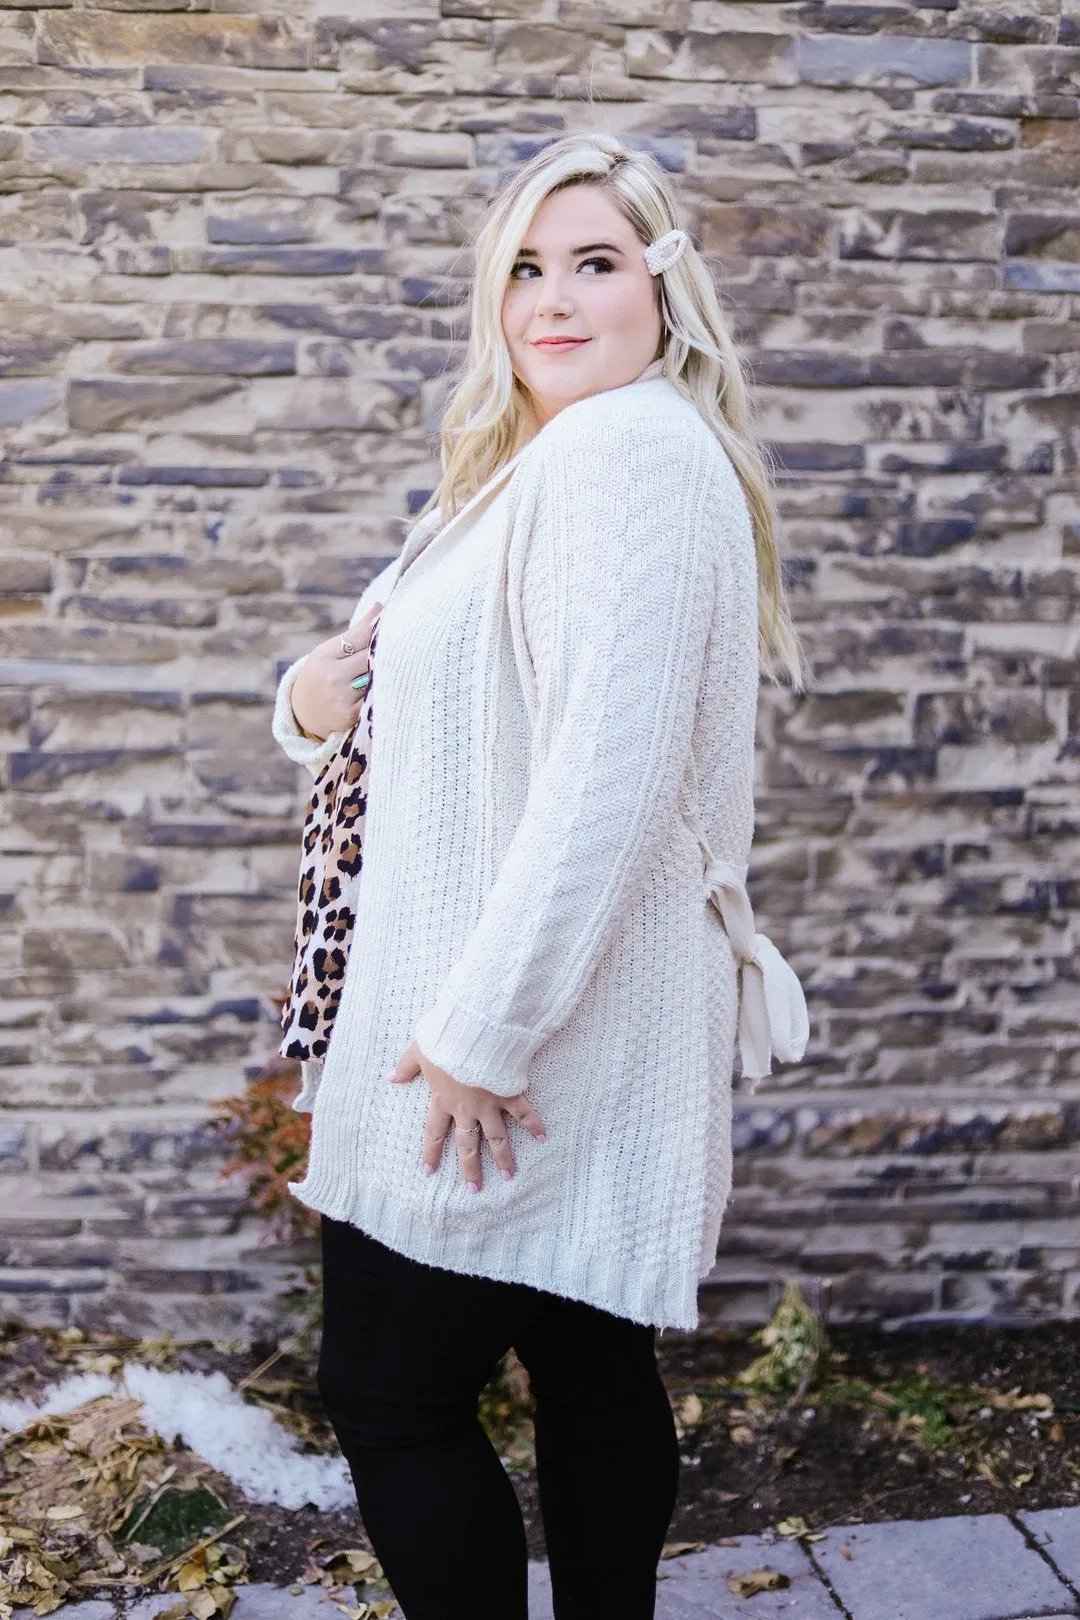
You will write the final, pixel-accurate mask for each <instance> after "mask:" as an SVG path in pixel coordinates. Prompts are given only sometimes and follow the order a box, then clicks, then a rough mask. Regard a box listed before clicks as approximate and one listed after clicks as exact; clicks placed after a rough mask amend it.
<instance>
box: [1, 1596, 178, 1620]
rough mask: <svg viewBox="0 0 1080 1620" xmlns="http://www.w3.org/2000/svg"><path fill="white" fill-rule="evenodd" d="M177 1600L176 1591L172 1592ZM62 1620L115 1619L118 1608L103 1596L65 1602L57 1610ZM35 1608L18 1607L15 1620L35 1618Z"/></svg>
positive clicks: (31, 1619)
mask: <svg viewBox="0 0 1080 1620" xmlns="http://www.w3.org/2000/svg"><path fill="white" fill-rule="evenodd" d="M172 1600H173V1602H174V1603H175V1602H176V1593H175V1592H174V1593H173V1594H172ZM56 1612H57V1614H59V1615H60V1616H61V1620H113V1616H114V1615H115V1613H116V1609H115V1607H114V1605H113V1604H111V1603H109V1602H107V1601H105V1600H104V1599H102V1598H88V1599H87V1600H86V1602H85V1603H65V1604H63V1605H62V1606H61V1607H60V1608H59V1609H58V1610H57V1611H56ZM33 1614H34V1611H33V1609H16V1610H15V1620H33Z"/></svg>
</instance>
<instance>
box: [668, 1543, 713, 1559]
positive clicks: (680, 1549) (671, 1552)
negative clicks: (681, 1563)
mask: <svg viewBox="0 0 1080 1620" xmlns="http://www.w3.org/2000/svg"><path fill="white" fill-rule="evenodd" d="M704 1551H705V1543H704V1542H703V1541H665V1542H664V1546H663V1550H662V1551H661V1553H660V1556H661V1558H679V1557H681V1556H682V1554H683V1553H693V1552H704Z"/></svg>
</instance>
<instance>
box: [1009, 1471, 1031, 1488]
mask: <svg viewBox="0 0 1080 1620" xmlns="http://www.w3.org/2000/svg"><path fill="white" fill-rule="evenodd" d="M1034 1478H1035V1470H1034V1468H1025V1469H1023V1470H1022V1471H1021V1472H1020V1473H1019V1474H1014V1475H1013V1478H1012V1484H1013V1489H1014V1490H1019V1489H1020V1486H1021V1485H1026V1484H1028V1482H1029V1481H1030V1480H1033V1479H1034Z"/></svg>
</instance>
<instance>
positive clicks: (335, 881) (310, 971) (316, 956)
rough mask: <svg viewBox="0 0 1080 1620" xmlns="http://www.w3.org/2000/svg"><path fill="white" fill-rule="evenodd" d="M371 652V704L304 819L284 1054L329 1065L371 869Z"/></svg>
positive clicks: (324, 775) (329, 766)
mask: <svg viewBox="0 0 1080 1620" xmlns="http://www.w3.org/2000/svg"><path fill="white" fill-rule="evenodd" d="M377 626H378V619H376V620H375V623H374V625H373V626H372V631H371V643H370V645H369V647H368V671H369V673H370V676H371V679H370V680H369V681H368V685H367V702H366V704H365V706H364V709H363V711H362V712H361V714H360V715H359V716H358V718H357V721H356V724H355V725H354V726H353V729H352V731H350V732H349V733H348V734H347V735H346V737H345V738H344V739H343V740H342V742H341V745H340V747H339V748H338V749H337V750H336V751H335V753H334V754H332V755H331V757H330V759H329V760H328V761H327V762H326V764H325V765H324V766H323V768H322V770H321V771H320V772H319V774H318V776H317V777H316V778H315V786H314V789H313V791H312V795H311V801H310V803H309V805H308V809H307V815H306V816H305V818H304V833H303V843H302V853H301V858H300V882H299V887H298V891H297V913H296V933H295V941H294V944H295V954H294V959H293V970H292V977H291V979H290V981H289V988H288V991H287V993H286V996H285V1001H284V1004H283V1006H282V1009H281V1027H282V1030H283V1035H282V1041H281V1047H280V1051H281V1055H282V1056H283V1057H290V1058H299V1059H301V1061H315V1062H318V1063H321V1062H322V1060H323V1059H324V1058H325V1056H326V1050H327V1046H328V1044H329V1041H330V1032H331V1030H332V1029H333V1025H334V1017H335V1015H336V1013H337V1010H338V1006H339V1004H340V1002H341V992H342V989H343V988H344V985H345V969H346V966H347V964H348V960H349V948H350V946H351V945H352V938H353V930H354V928H355V926H356V895H357V891H358V889H359V887H360V872H361V868H362V867H363V864H364V820H365V816H366V814H367V799H368V773H369V768H370V760H371V735H372V730H371V712H372V710H371V693H372V688H373V687H374V685H375V640H376V630H377Z"/></svg>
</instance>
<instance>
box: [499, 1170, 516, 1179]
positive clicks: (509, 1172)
mask: <svg viewBox="0 0 1080 1620" xmlns="http://www.w3.org/2000/svg"><path fill="white" fill-rule="evenodd" d="M499 1174H500V1175H501V1176H502V1178H503V1180H504V1181H513V1179H514V1172H513V1171H512V1170H500V1171H499Z"/></svg>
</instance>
